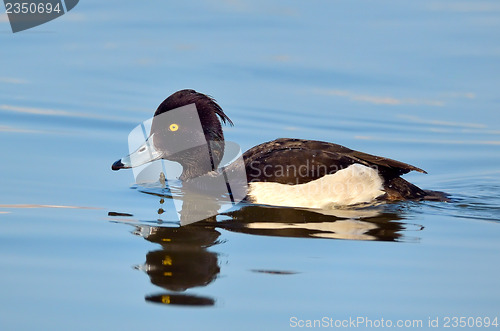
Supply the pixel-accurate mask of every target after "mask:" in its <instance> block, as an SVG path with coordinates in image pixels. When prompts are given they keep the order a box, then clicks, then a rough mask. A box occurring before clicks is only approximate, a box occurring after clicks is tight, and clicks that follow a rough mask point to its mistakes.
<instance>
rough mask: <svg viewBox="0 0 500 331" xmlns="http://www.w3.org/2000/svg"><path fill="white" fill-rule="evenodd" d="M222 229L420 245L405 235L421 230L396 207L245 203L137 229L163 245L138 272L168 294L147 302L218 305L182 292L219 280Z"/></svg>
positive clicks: (212, 300)
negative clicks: (332, 207)
mask: <svg viewBox="0 0 500 331" xmlns="http://www.w3.org/2000/svg"><path fill="white" fill-rule="evenodd" d="M161 202H163V201H161ZM186 207H187V206H186ZM184 212H189V211H188V210H184ZM111 215H114V216H116V215H118V214H117V213H115V214H111V213H110V216H111ZM158 224H160V223H158ZM221 229H223V230H227V231H232V232H240V233H247V234H252V235H264V236H277V237H296V238H331V239H350V240H378V241H403V242H408V241H411V242H418V240H419V238H418V237H414V236H408V235H407V233H408V232H413V231H420V230H422V229H423V227H422V226H419V225H416V224H410V223H405V222H404V212H402V211H401V210H399V207H397V205H394V206H392V207H391V206H387V205H382V206H376V207H369V208H362V209H344V210H329V211H313V210H300V209H294V208H283V207H267V206H259V205H244V204H242V205H240V206H239V208H238V209H235V210H231V211H228V212H225V213H221V214H219V215H218V216H213V217H210V218H207V219H205V220H202V221H199V222H196V223H193V224H190V225H186V226H176V227H165V226H151V225H142V224H141V225H135V230H134V231H133V233H134V234H136V235H139V236H141V237H143V238H144V239H146V240H148V241H151V242H154V243H157V244H159V245H161V249H158V250H154V251H151V252H149V253H148V254H147V255H146V262H145V264H144V265H142V266H139V267H137V268H138V269H141V270H143V271H145V272H146V273H147V274H148V276H149V277H150V280H151V283H152V284H154V285H156V286H159V287H161V288H163V289H164V290H166V292H164V293H159V294H153V295H148V296H146V300H147V301H150V302H156V303H162V304H168V305H191V306H212V305H214V304H215V302H216V300H215V299H214V298H210V297H203V296H198V295H191V294H187V293H180V292H185V291H187V290H189V289H192V288H196V287H203V286H207V285H209V284H210V283H212V282H213V281H214V280H215V279H216V278H217V276H218V274H219V272H220V267H219V261H218V255H217V253H215V252H213V251H212V250H209V248H210V247H212V246H214V245H217V244H220V243H221V242H222V241H221V240H220V235H221V232H220V230H221ZM259 272H260V271H259ZM264 272H267V273H272V274H278V275H291V274H294V273H295V271H286V272H282V271H280V270H276V271H275V270H273V271H272V272H271V271H264Z"/></svg>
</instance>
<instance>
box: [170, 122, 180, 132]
mask: <svg viewBox="0 0 500 331" xmlns="http://www.w3.org/2000/svg"><path fill="white" fill-rule="evenodd" d="M168 129H169V130H170V131H177V130H179V125H177V124H175V123H173V124H170V126H169V127H168Z"/></svg>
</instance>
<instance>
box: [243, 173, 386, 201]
mask: <svg viewBox="0 0 500 331" xmlns="http://www.w3.org/2000/svg"><path fill="white" fill-rule="evenodd" d="M384 193H385V192H384V191H383V181H382V178H381V177H380V175H379V174H378V171H377V170H375V169H372V168H370V167H366V166H364V165H361V164H353V165H350V166H349V167H347V168H345V169H342V170H339V171H337V172H336V173H334V174H332V175H326V176H323V177H321V178H319V179H316V180H313V181H311V182H309V183H305V184H298V185H287V184H279V183H271V182H254V183H250V185H249V193H248V195H249V196H250V198H251V199H252V201H253V202H255V203H259V204H265V205H273V206H289V207H303V208H322V209H324V208H335V207H340V206H351V205H356V204H360V203H369V202H372V201H373V200H374V199H376V198H377V197H379V196H381V195H382V194H384Z"/></svg>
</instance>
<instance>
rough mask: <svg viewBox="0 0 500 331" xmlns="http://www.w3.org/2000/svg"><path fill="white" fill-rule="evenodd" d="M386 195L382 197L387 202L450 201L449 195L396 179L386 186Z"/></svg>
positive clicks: (399, 178)
mask: <svg viewBox="0 0 500 331" xmlns="http://www.w3.org/2000/svg"><path fill="white" fill-rule="evenodd" d="M384 190H385V192H386V193H385V194H384V195H383V196H382V197H381V199H383V200H387V201H400V200H414V201H422V200H426V201H442V202H448V201H450V198H449V195H448V194H446V193H444V192H440V191H430V190H422V189H421V188H420V187H418V186H416V185H413V184H412V183H410V182H408V181H406V180H404V179H403V178H401V177H395V178H393V179H391V180H389V181H388V182H387V183H386V184H385V185H384Z"/></svg>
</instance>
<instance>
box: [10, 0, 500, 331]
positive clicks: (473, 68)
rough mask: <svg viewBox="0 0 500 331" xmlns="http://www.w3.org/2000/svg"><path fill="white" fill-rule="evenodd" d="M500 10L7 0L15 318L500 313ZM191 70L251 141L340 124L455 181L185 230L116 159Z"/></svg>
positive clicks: (291, 323)
mask: <svg viewBox="0 0 500 331" xmlns="http://www.w3.org/2000/svg"><path fill="white" fill-rule="evenodd" d="M499 29H500V5H499V4H498V3H497V2H496V1H460V2H457V1H445V0H443V1H434V0H432V1H431V0H428V1H418V2H401V1H377V2H373V1H356V2H353V1H317V2H303V1H276V2H269V1H267V2H266V1H253V2H250V1H244V0H236V1H211V0H207V1H197V2H184V3H183V2H168V1H149V2H144V3H139V2H126V1H125V2H124V1H114V0H110V1H106V2H99V1H92V0H88V1H81V2H80V3H79V4H78V5H77V6H76V7H75V8H74V9H73V10H72V11H71V12H69V13H68V14H65V15H64V16H62V17H60V18H58V19H56V20H54V21H51V22H49V23H47V24H44V25H41V26H39V27H36V28H33V29H31V30H27V31H24V32H20V33H15V34H13V33H12V32H11V30H10V26H9V24H8V20H7V16H6V15H5V14H1V15H0V45H1V47H0V59H1V63H2V66H1V68H0V142H1V151H2V157H1V159H0V160H1V162H0V225H1V226H0V282H1V284H2V286H1V287H2V295H0V307H1V309H0V328H1V329H2V330H28V329H29V330H32V329H43V330H68V329H70V330H89V329H98V330H115V329H116V330H118V329H120V330H133V329H152V328H161V329H173V330H198V329H203V330H205V329H222V328H224V329H226V328H227V329H238V330H255V329H264V330H281V329H289V328H291V327H292V328H300V326H301V325H302V324H300V323H304V324H303V325H306V323H307V321H312V322H311V323H313V322H314V320H320V321H323V318H326V319H327V320H329V319H332V320H349V318H351V319H353V318H354V319H357V318H364V319H365V320H367V319H371V320H372V321H373V320H378V321H380V319H382V318H383V319H384V320H391V321H394V323H396V321H399V320H401V321H414V320H415V321H421V322H422V324H421V327H420V325H418V324H417V327H418V328H419V329H430V328H431V327H430V326H429V320H430V319H432V320H435V319H436V318H438V322H439V327H441V328H442V327H444V326H445V325H444V323H445V321H446V317H449V318H453V317H458V318H460V317H467V318H468V317H473V318H474V322H473V323H476V324H471V325H469V326H471V328H472V327H473V326H477V322H476V321H477V320H478V318H479V319H481V320H484V318H486V317H488V318H490V319H491V320H492V321H493V320H494V319H495V318H497V319H498V318H500V313H499V312H500V283H499V282H500V281H499V279H500V265H499V264H498V259H499V255H500V241H499V240H498V238H500V224H499V222H500V216H499V215H500V213H499V211H500V198H499V195H498V192H499V190H500V167H499V164H500V112H499V111H498V108H499V105H500V98H499V95H500V93H499V92H500V91H499V89H500V79H499V77H500V34H499V33H498V32H499ZM183 88H192V89H196V90H198V91H200V92H203V93H207V94H209V95H212V96H213V97H215V99H217V101H218V102H219V104H220V105H221V106H222V107H223V109H224V110H225V112H226V113H227V114H228V116H229V117H230V118H231V119H232V121H233V122H234V123H235V126H234V127H226V128H225V135H226V139H228V140H231V141H234V142H237V143H238V144H239V145H240V146H241V147H242V149H243V150H246V149H248V148H250V147H252V146H254V145H256V144H258V143H261V142H264V141H268V140H272V139H275V138H278V137H297V138H307V139H318V140H324V141H330V142H336V143H339V144H342V145H345V146H348V147H350V148H353V149H357V150H361V151H364V152H367V153H371V154H375V155H382V156H386V157H390V158H394V159H397V160H401V161H403V162H408V163H410V164H414V165H415V166H418V167H421V168H423V169H425V170H426V171H427V172H428V173H429V174H427V175H424V174H420V173H412V174H408V175H406V176H405V178H406V179H408V180H409V181H411V182H413V183H415V184H416V185H418V186H420V187H423V188H426V189H433V190H441V191H445V192H447V193H449V194H450V195H451V198H452V199H451V201H450V202H447V203H445V202H403V203H395V204H389V205H382V206H378V207H376V208H372V209H369V210H365V211H364V212H365V214H362V215H357V216H355V217H354V216H352V215H350V216H349V215H348V216H346V215H340V216H339V215H337V216H332V215H323V214H318V213H313V212H310V211H297V210H289V209H285V208H270V207H262V206H252V205H248V204H242V205H239V206H238V207H236V208H234V209H232V210H230V211H228V212H226V213H224V214H222V215H218V216H217V217H216V219H215V221H216V222H212V223H209V222H208V223H207V222H205V223H203V222H201V223H199V224H194V225H193V226H192V227H179V226H178V223H176V222H177V219H176V214H175V209H174V207H173V203H172V201H170V200H169V199H166V200H165V199H164V200H163V201H161V200H160V199H161V198H160V197H158V196H155V195H151V194H144V193H141V192H140V190H139V189H137V188H136V187H135V186H133V185H132V184H133V182H134V178H133V176H132V173H131V172H130V171H118V172H112V171H111V169H110V166H111V164H112V163H113V162H114V161H116V160H117V159H119V158H120V157H122V156H124V155H125V154H127V153H128V147H127V136H128V133H129V132H130V131H131V130H132V129H133V128H134V127H135V126H136V125H138V124H139V123H140V122H142V121H143V120H145V119H147V118H150V117H151V116H152V115H153V112H154V110H155V109H156V107H157V106H158V104H159V103H160V102H161V101H163V99H164V98H166V97H167V96H168V95H170V94H171V93H173V92H175V91H177V90H180V89H183ZM159 209H162V210H164V212H163V213H161V212H159ZM298 321H301V322H300V323H299V322H298ZM499 323H500V321H499ZM299 324H300V325H299ZM360 327H363V328H365V329H370V326H369V325H368V327H367V325H364V324H363V325H361V326H360ZM374 328H375V327H373V328H372V329H374ZM466 328H468V326H467V327H466ZM433 329H435V328H433Z"/></svg>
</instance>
